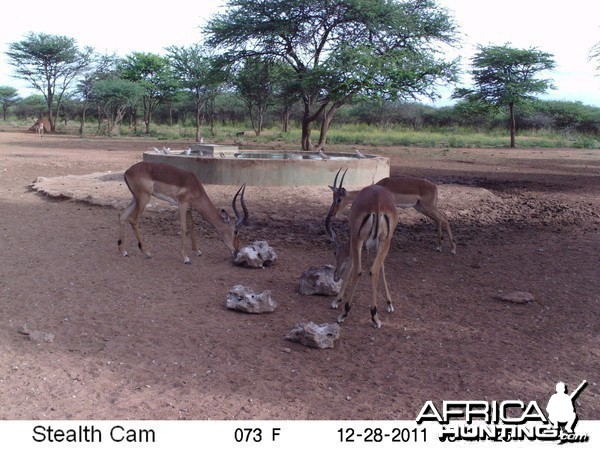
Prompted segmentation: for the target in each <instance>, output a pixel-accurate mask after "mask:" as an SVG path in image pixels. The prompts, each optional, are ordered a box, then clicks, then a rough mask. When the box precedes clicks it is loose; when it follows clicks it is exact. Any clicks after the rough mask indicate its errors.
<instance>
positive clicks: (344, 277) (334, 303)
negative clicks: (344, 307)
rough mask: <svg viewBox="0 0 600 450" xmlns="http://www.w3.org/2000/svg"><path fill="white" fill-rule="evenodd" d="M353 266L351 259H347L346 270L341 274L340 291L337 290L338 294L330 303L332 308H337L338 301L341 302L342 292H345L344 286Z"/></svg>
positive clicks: (348, 279) (345, 286)
mask: <svg viewBox="0 0 600 450" xmlns="http://www.w3.org/2000/svg"><path fill="white" fill-rule="evenodd" d="M353 268H354V265H353V264H352V260H350V261H348V265H347V267H346V271H345V272H344V273H343V274H342V287H341V288H340V292H338V295H337V296H336V297H335V299H334V300H333V302H332V303H331V307H332V308H333V309H337V308H338V306H339V305H340V303H342V299H343V298H344V292H346V288H347V287H348V282H349V281H350V277H351V275H352V270H353Z"/></svg>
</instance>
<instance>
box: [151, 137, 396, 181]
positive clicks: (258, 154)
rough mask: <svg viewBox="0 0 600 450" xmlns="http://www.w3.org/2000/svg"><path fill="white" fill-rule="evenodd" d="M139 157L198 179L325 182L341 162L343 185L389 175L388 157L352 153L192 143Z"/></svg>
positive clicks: (339, 166) (333, 175) (338, 167)
mask: <svg viewBox="0 0 600 450" xmlns="http://www.w3.org/2000/svg"><path fill="white" fill-rule="evenodd" d="M143 157H144V161H160V162H165V163H168V164H172V165H174V166H176V167H179V168H181V169H185V170H189V171H192V172H194V173H195V174H196V175H197V176H198V178H199V179H200V181H202V183H206V184H223V185H239V184H242V183H246V184H247V185H248V186H326V185H328V184H331V183H332V182H333V179H334V177H335V174H336V173H337V171H338V170H339V169H340V168H343V169H344V170H345V169H348V172H347V175H346V178H345V180H344V184H345V185H358V186H367V185H369V184H373V183H375V182H377V181H378V180H380V179H382V178H384V177H388V176H389V175H390V160H389V158H386V157H383V156H376V155H369V154H365V155H363V156H362V157H359V156H358V155H357V154H352V153H332V154H329V155H324V154H322V153H318V152H300V151H298V152H295V151H273V150H239V149H238V148H237V147H235V146H224V145H211V144H195V145H193V146H192V147H191V148H190V149H189V150H170V151H169V152H168V153H166V152H163V151H156V150H154V151H148V152H145V153H144V156H143Z"/></svg>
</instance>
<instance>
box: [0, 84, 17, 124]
mask: <svg viewBox="0 0 600 450" xmlns="http://www.w3.org/2000/svg"><path fill="white" fill-rule="evenodd" d="M19 99H20V97H19V92H18V91H17V90H16V89H15V88H13V87H10V86H0V106H2V118H3V119H4V120H6V112H7V111H8V108H9V107H10V106H12V105H14V104H15V103H17V102H18V101H19Z"/></svg>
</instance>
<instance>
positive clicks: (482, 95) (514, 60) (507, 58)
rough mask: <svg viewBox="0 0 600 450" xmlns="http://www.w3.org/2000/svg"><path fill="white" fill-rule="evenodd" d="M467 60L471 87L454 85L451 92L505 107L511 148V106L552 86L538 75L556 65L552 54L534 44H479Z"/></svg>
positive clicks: (459, 96) (531, 97) (456, 95)
mask: <svg viewBox="0 0 600 450" xmlns="http://www.w3.org/2000/svg"><path fill="white" fill-rule="evenodd" d="M471 64H472V67H473V68H472V70H471V72H470V73H471V76H472V77H473V83H474V87H473V88H472V89H467V88H460V89H457V90H456V91H455V92H454V94H453V96H454V97H455V98H465V99H467V100H471V101H482V102H484V103H485V104H488V105H490V106H492V107H494V108H501V107H508V112H509V121H510V123H509V128H510V146H511V147H512V148H514V147H515V146H516V142H515V135H516V122H515V106H517V105H519V104H524V103H525V102H527V101H530V100H532V99H533V98H535V97H534V94H542V93H544V92H546V91H547V90H548V89H551V88H552V83H551V81H550V80H548V79H541V78H538V75H539V74H540V72H544V71H547V70H552V69H553V68H554V67H555V66H556V63H555V62H554V58H553V55H551V54H550V53H546V52H542V51H540V50H538V49H536V48H529V49H517V48H512V47H510V46H509V44H504V45H501V46H499V45H491V46H486V47H484V46H479V47H478V51H477V53H476V54H475V55H474V56H473V58H472V59H471Z"/></svg>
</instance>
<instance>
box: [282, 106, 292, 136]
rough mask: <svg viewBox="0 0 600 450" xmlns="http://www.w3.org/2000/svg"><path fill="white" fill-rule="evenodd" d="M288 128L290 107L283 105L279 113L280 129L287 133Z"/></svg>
mask: <svg viewBox="0 0 600 450" xmlns="http://www.w3.org/2000/svg"><path fill="white" fill-rule="evenodd" d="M289 128H290V107H289V106H287V105H286V106H284V107H283V112H282V113H281V131H283V132H284V133H287V132H288V131H289Z"/></svg>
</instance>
